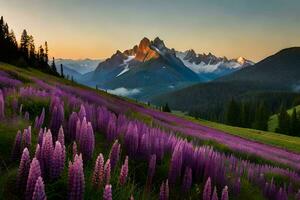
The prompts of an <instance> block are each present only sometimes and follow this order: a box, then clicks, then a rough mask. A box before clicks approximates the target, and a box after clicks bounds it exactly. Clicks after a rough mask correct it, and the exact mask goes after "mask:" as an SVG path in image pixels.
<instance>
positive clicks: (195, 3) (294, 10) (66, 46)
mask: <svg viewBox="0 0 300 200" xmlns="http://www.w3.org/2000/svg"><path fill="white" fill-rule="evenodd" d="M299 10H300V1H299V0H251V1H250V0H146V1H144V0H26V1H24V0H9V1H8V0H0V15H3V16H4V19H5V20H6V21H7V22H8V24H9V25H10V28H11V29H13V30H14V32H15V33H16V35H17V37H18V39H19V37H20V34H21V32H22V30H23V29H27V31H28V32H29V33H30V34H31V35H33V36H34V38H35V41H36V43H37V44H42V43H43V42H44V41H45V40H47V41H48V44H49V49H50V52H49V54H50V56H54V57H56V58H72V59H83V58H107V57H110V56H111V55H112V54H113V53H114V52H116V50H121V51H124V50H126V49H129V48H132V47H133V46H134V45H135V44H138V43H139V41H140V40H141V39H142V38H143V37H148V38H149V39H154V38H155V37H157V36H158V37H160V38H161V39H162V40H164V42H165V44H166V45H167V47H169V48H175V49H176V50H181V51H184V50H188V49H194V50H195V51H196V52H198V53H209V52H211V53H213V54H215V55H217V56H226V57H228V58H236V57H239V56H243V57H246V58H248V59H251V60H253V61H259V60H261V59H263V58H265V57H266V56H268V55H271V54H273V53H275V52H277V51H279V50H280V49H283V48H287V47H291V46H300V23H299V22H300V12H299Z"/></svg>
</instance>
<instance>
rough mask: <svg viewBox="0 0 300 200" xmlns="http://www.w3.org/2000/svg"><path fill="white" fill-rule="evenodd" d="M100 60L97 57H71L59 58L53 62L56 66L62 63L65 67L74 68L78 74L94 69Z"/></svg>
mask: <svg viewBox="0 0 300 200" xmlns="http://www.w3.org/2000/svg"><path fill="white" fill-rule="evenodd" d="M101 61H102V60H99V59H95V60H93V59H88V58H87V59H80V60H72V59H63V58H59V59H56V60H55V63H56V65H57V67H59V66H60V64H62V65H64V66H65V67H67V68H69V69H72V70H75V71H77V72H78V73H80V74H85V73H88V72H91V71H94V70H95V69H96V68H97V66H98V65H99V63H100V62H101Z"/></svg>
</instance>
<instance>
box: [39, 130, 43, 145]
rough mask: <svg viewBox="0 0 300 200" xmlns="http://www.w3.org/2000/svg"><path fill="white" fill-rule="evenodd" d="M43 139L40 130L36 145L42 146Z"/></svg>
mask: <svg viewBox="0 0 300 200" xmlns="http://www.w3.org/2000/svg"><path fill="white" fill-rule="evenodd" d="M43 138H44V130H43V129H42V128H41V129H40V131H39V136H38V144H39V145H40V146H42V145H43Z"/></svg>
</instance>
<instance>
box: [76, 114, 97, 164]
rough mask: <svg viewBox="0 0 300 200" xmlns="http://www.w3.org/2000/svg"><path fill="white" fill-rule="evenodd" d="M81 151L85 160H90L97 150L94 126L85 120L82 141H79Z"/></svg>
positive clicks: (81, 134) (81, 135)
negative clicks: (95, 149)
mask: <svg viewBox="0 0 300 200" xmlns="http://www.w3.org/2000/svg"><path fill="white" fill-rule="evenodd" d="M79 142H80V143H79V146H80V151H81V153H82V156H83V159H84V160H85V161H86V160H90V159H91V158H92V156H93V152H94V148H95V136H94V131H93V127H92V124H91V123H90V122H88V123H87V124H86V121H85V118H84V119H83V122H82V129H81V133H80V141H79Z"/></svg>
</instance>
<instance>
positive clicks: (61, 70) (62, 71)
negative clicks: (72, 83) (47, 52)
mask: <svg viewBox="0 0 300 200" xmlns="http://www.w3.org/2000/svg"><path fill="white" fill-rule="evenodd" d="M60 76H61V77H63V78H65V75H64V68H63V65H62V64H60Z"/></svg>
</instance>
